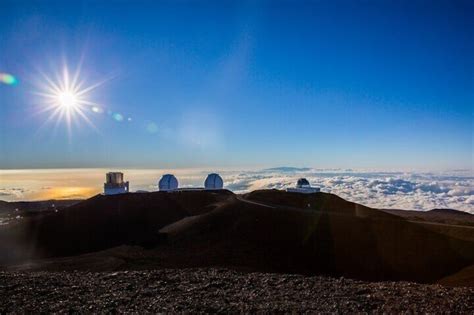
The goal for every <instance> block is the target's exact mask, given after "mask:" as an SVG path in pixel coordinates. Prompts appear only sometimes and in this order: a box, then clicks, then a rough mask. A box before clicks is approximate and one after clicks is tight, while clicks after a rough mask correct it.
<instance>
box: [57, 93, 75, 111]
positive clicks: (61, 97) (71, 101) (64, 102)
mask: <svg viewBox="0 0 474 315" xmlns="http://www.w3.org/2000/svg"><path fill="white" fill-rule="evenodd" d="M57 96H58V99H57V101H58V105H59V106H61V107H65V108H68V109H69V108H71V107H75V106H76V105H77V102H78V98H77V96H76V95H74V93H71V92H68V91H66V92H60V93H59V94H58V95H57Z"/></svg>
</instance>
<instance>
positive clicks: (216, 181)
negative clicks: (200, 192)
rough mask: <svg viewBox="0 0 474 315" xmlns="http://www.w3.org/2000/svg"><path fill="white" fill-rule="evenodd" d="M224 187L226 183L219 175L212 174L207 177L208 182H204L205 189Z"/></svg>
mask: <svg viewBox="0 0 474 315" xmlns="http://www.w3.org/2000/svg"><path fill="white" fill-rule="evenodd" d="M223 187H224V181H223V180H222V177H220V176H219V174H216V173H212V174H209V175H207V178H206V181H205V182H204V188H205V189H222V188H223Z"/></svg>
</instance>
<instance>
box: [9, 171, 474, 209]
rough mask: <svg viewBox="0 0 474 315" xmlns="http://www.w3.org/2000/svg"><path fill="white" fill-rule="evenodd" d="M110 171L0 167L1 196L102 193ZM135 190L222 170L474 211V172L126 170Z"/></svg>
mask: <svg viewBox="0 0 474 315" xmlns="http://www.w3.org/2000/svg"><path fill="white" fill-rule="evenodd" d="M107 171H109V170H107V169H75V170H74V169H71V170H33V171H31V170H28V171H25V170H16V171H0V178H2V181H0V200H10V201H13V200H44V199H52V198H71V196H74V197H75V198H81V197H82V198H88V197H91V196H93V195H94V194H97V193H100V192H102V187H103V186H102V185H103V182H104V176H105V173H106V172H107ZM122 171H123V172H124V174H125V178H126V180H129V181H130V185H131V189H132V191H134V190H147V191H154V190H156V189H157V187H156V183H157V181H158V180H159V178H160V177H161V175H163V174H165V173H173V174H175V175H176V176H177V178H178V180H179V185H180V187H199V186H201V187H202V185H203V182H204V179H205V178H206V175H207V174H208V173H211V172H216V171H217V172H219V173H220V174H221V176H222V177H223V179H224V186H225V188H227V189H230V190H232V191H234V192H236V193H244V192H248V191H251V190H256V189H285V188H287V187H291V186H294V185H295V183H296V180H297V179H298V178H300V177H306V178H307V179H308V180H309V181H310V182H311V184H312V185H314V186H317V187H320V188H321V191H323V192H330V193H333V194H336V195H338V196H340V197H342V198H345V199H347V200H349V201H353V202H357V203H361V204H363V205H367V206H370V207H374V208H390V209H406V210H421V211H424V210H431V209H434V208H451V209H456V210H461V211H467V212H470V213H473V214H474V172H473V171H472V170H458V171H451V172H380V171H362V170H352V169H345V170H343V169H311V168H293V167H278V168H272V169H263V170H251V171H244V170H242V171H236V170H219V169H175V170H170V169H166V170H165V169H145V170H137V169H128V170H127V169H122Z"/></svg>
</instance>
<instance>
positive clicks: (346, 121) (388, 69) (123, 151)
mask: <svg viewBox="0 0 474 315" xmlns="http://www.w3.org/2000/svg"><path fill="white" fill-rule="evenodd" d="M0 20H1V21H2V22H1V25H0V34H1V36H0V47H1V49H0V72H4V73H10V74H12V75H14V76H15V77H16V78H17V79H18V84H16V85H7V84H1V83H0V169H23V168H81V167H84V168H85V167H88V168H90V167H92V168H106V167H129V168H146V167H153V168H180V167H213V166H218V167H234V166H263V167H271V166H279V165H292V166H311V167H342V168H352V167H355V168H364V167H365V168H378V169H468V170H471V171H472V169H473V104H474V58H473V56H474V4H473V2H472V1H301V2H297V1H291V2H290V1H288V2H283V1H248V2H243V1H235V2H234V1H219V2H217V1H216V2H213V1H9V0H6V1H5V0H3V1H1V3H0ZM81 58H82V66H81V69H82V71H81V80H84V81H85V82H86V84H94V83H95V82H99V81H101V80H104V79H106V82H105V83H104V84H103V85H101V86H100V87H98V88H97V89H95V90H93V91H92V92H91V93H90V95H89V96H88V98H90V99H91V100H92V101H94V102H95V103H97V104H99V105H100V107H101V108H102V109H103V113H96V112H93V111H87V112H86V115H87V117H88V118H89V119H90V121H91V122H92V123H93V125H95V126H96V129H94V128H92V127H91V126H89V125H88V124H86V123H85V122H84V121H83V120H82V119H79V118H80V117H75V118H78V119H75V123H74V125H73V126H72V128H71V132H70V134H68V132H67V126H66V122H65V121H58V122H57V123H56V122H55V121H51V122H49V123H47V124H45V122H46V121H47V119H48V115H47V113H38V107H41V102H40V101H39V100H38V96H37V95H35V94H34V93H33V92H34V91H35V90H36V89H37V88H38V83H40V84H41V83H42V82H41V81H42V80H43V79H42V76H41V75H40V73H44V74H45V75H47V76H50V77H54V76H55V75H56V73H57V72H59V71H61V69H62V67H63V66H64V65H67V66H68V68H70V69H71V70H73V69H75V68H76V67H77V66H78V65H79V64H80V63H81ZM114 113H115V114H120V115H122V117H123V118H124V119H123V120H122V121H120V120H121V119H114V117H115V118H117V117H118V116H116V115H115V116H114ZM128 118H131V119H130V121H129V120H128Z"/></svg>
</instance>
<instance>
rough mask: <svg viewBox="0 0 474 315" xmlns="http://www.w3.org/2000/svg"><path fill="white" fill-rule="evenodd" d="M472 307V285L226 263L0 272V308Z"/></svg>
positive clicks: (446, 309)
mask: <svg viewBox="0 0 474 315" xmlns="http://www.w3.org/2000/svg"><path fill="white" fill-rule="evenodd" d="M315 311H319V312H342V313H346V312H360V311H362V312H423V313H424V312H431V313H432V312H435V313H439V312H453V313H472V312H474V288H448V287H443V286H440V285H422V284H414V283H408V282H379V283H370V282H362V281H355V280H349V279H344V278H337V279H335V278H328V277H305V276H301V275H287V274H265V273H242V272H237V271H232V270H227V269H181V270H171V269H165V270H153V271H123V272H101V273H91V272H0V313H9V312H13V313H15V312H17V313H25V312H27V313H30V312H33V313H38V312H61V313H63V312H69V313H70V312H83V313H84V312H86V313H90V312H120V313H145V312H153V313H155V312H173V313H174V312H190V313H214V312H222V313H229V312H230V313H237V312H244V313H255V312H271V313H274V312H298V313H299V312H315Z"/></svg>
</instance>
